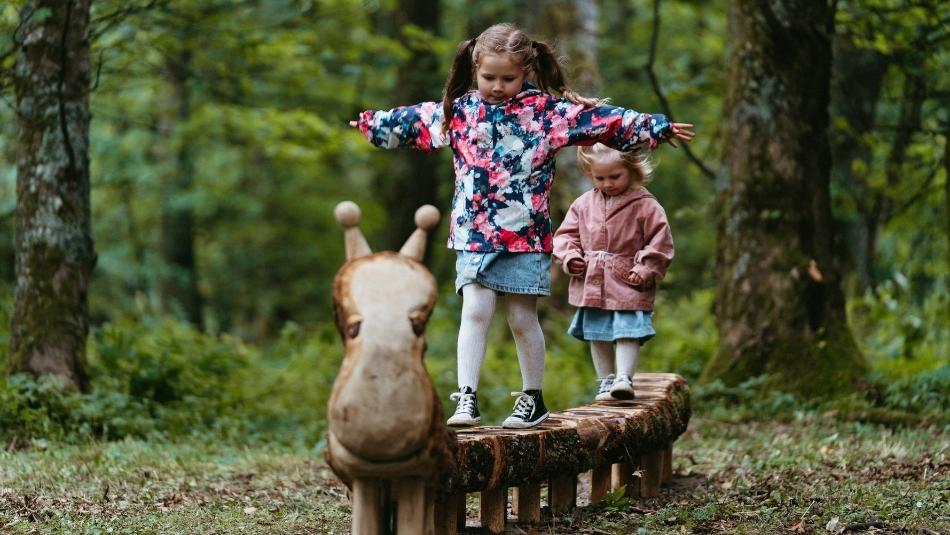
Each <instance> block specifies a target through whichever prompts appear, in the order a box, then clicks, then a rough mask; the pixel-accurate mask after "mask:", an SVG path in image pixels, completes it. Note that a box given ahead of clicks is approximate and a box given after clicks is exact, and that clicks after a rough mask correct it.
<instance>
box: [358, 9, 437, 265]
mask: <svg viewBox="0 0 950 535" xmlns="http://www.w3.org/2000/svg"><path fill="white" fill-rule="evenodd" d="M382 15H383V16H384V17H385V19H383V20H380V23H379V26H380V29H382V30H383V31H384V32H385V33H388V34H389V35H390V36H391V37H392V38H394V39H396V40H398V41H400V42H402V43H405V44H407V45H409V48H410V52H411V54H412V55H411V57H410V58H409V60H408V61H407V62H406V64H405V65H404V66H403V67H402V68H400V69H399V74H398V78H397V82H396V87H395V104H394V105H399V106H402V105H406V104H415V103H417V102H424V101H429V100H440V99H441V98H442V86H443V85H444V84H445V73H443V72H442V71H441V70H440V69H439V57H438V56H437V55H436V54H434V53H433V52H432V50H431V49H430V48H429V47H427V46H412V41H411V40H408V39H406V38H405V37H404V36H403V35H402V32H403V29H404V27H405V26H406V25H413V26H416V27H418V28H419V29H421V30H424V31H426V32H429V33H431V34H433V35H438V34H439V17H440V7H439V3H438V2H430V1H427V0H400V1H399V5H398V7H397V9H396V10H395V11H393V12H384V13H382ZM391 156H392V160H393V162H392V166H391V167H390V172H388V173H386V174H385V175H383V176H380V178H379V180H378V181H377V191H378V198H379V201H380V203H381V204H382V205H383V206H384V207H385V208H386V209H387V210H388V213H389V217H388V223H387V224H386V225H385V227H384V228H383V230H382V232H383V236H382V239H383V242H382V247H380V249H385V250H397V251H398V250H399V248H400V247H401V246H402V244H403V242H405V241H406V238H407V237H408V236H409V234H410V233H411V232H412V230H413V229H415V228H416V225H415V222H414V220H413V218H414V215H415V213H416V209H417V208H419V207H420V206H422V205H423V204H431V205H434V206H447V205H448V192H450V191H451V188H452V184H453V174H452V168H451V166H450V165H449V164H446V165H445V166H443V165H440V162H439V157H438V156H435V155H432V154H426V153H424V152H422V151H418V150H400V151H396V152H395V153H393V154H392V155H391ZM443 194H444V195H443ZM434 241H435V240H429V242H428V243H427V244H426V251H429V250H431V247H432V242H434Z"/></svg>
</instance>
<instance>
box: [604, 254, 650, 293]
mask: <svg viewBox="0 0 950 535" xmlns="http://www.w3.org/2000/svg"><path fill="white" fill-rule="evenodd" d="M635 265H636V262H635V261H634V260H633V258H630V257H622V256H615V257H614V258H613V262H611V264H610V271H611V273H612V274H613V276H614V278H615V279H617V280H619V281H620V282H622V283H623V284H625V285H627V286H629V287H631V288H635V289H637V290H641V291H643V290H649V289H650V287H651V286H652V284H651V283H650V282H647V283H646V284H634V283H632V282H630V271H631V270H632V269H633V267H634V266H635Z"/></svg>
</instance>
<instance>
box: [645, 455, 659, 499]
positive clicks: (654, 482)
mask: <svg viewBox="0 0 950 535" xmlns="http://www.w3.org/2000/svg"><path fill="white" fill-rule="evenodd" d="M640 467H641V468H642V469H643V476H642V480H641V482H640V495H641V496H643V497H644V498H656V497H657V496H659V495H660V481H661V480H662V479H663V450H658V451H655V452H653V453H649V454H647V455H644V456H643V457H641V458H640Z"/></svg>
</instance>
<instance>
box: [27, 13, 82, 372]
mask: <svg viewBox="0 0 950 535" xmlns="http://www.w3.org/2000/svg"><path fill="white" fill-rule="evenodd" d="M89 3H90V0H71V1H68V2H62V1H58V0H39V1H37V2H35V9H34V10H32V11H29V10H24V12H23V16H25V17H31V18H33V17H32V16H33V15H35V14H37V13H47V15H48V16H46V17H35V18H34V19H33V20H30V21H29V22H27V23H26V25H25V29H24V32H23V35H24V41H23V45H22V48H21V50H20V51H19V55H18V57H17V63H16V69H15V74H14V78H15V81H14V84H15V87H16V110H17V207H16V227H17V228H16V290H15V293H14V305H13V317H12V319H11V343H10V370H11V371H12V372H20V371H24V372H29V373H32V374H33V375H46V374H50V375H55V376H57V377H59V378H60V379H61V380H62V381H63V382H64V383H65V384H66V385H67V386H69V387H78V388H80V389H85V388H86V387H87V385H88V375H87V372H86V369H85V354H86V336H87V334H88V331H89V307H88V302H87V297H86V291H87V288H88V285H89V276H90V274H91V272H92V269H93V267H94V266H95V263H96V254H95V251H94V249H93V243H92V234H91V230H90V206H89V119H90V115H89V91H90V63H89ZM41 10H42V11H41Z"/></svg>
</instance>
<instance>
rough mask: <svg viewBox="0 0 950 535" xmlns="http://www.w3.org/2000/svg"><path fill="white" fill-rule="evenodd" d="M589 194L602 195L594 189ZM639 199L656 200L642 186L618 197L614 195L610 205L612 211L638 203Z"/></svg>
mask: <svg viewBox="0 0 950 535" xmlns="http://www.w3.org/2000/svg"><path fill="white" fill-rule="evenodd" d="M591 193H592V194H594V195H603V193H601V192H600V190H598V189H596V188H594V189H593V190H591ZM641 199H656V197H654V196H653V194H652V193H650V192H649V191H647V189H646V188H645V187H644V186H637V187H635V188H630V189H628V190H627V191H625V192H623V193H621V194H620V195H615V196H614V200H613V201H612V204H613V206H614V209H617V208H620V207H621V206H626V205H628V204H630V203H633V202H636V201H639V200H641Z"/></svg>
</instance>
